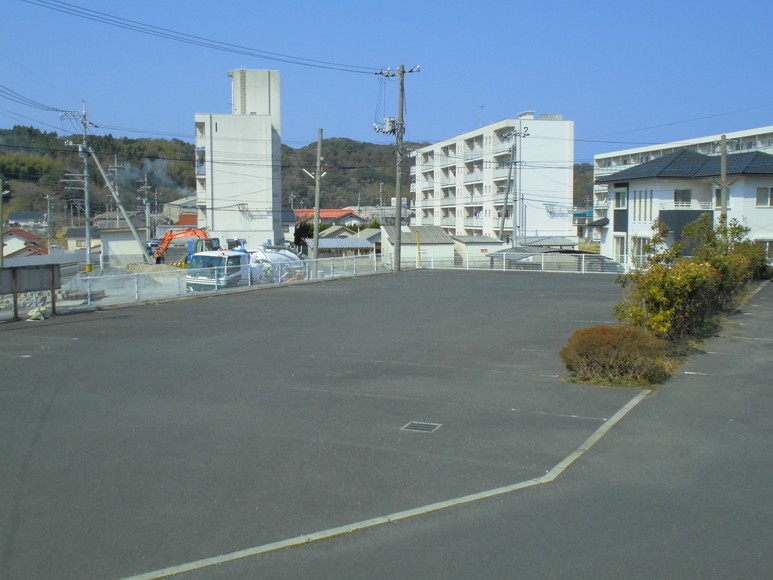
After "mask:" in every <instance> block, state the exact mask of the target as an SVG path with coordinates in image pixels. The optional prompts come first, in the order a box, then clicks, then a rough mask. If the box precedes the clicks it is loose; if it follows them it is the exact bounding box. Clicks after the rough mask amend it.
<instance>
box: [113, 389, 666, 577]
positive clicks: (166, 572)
mask: <svg viewBox="0 0 773 580" xmlns="http://www.w3.org/2000/svg"><path fill="white" fill-rule="evenodd" d="M650 392H651V391H649V390H644V391H642V392H641V393H639V394H638V395H636V396H635V397H634V398H633V399H631V400H630V401H628V403H627V404H626V405H625V406H624V407H623V408H621V409H620V410H619V411H618V412H617V413H615V414H614V415H612V417H610V419H609V421H607V422H606V423H604V424H603V425H601V426H600V427H599V428H598V429H596V430H595V431H594V432H593V434H592V435H591V436H590V437H588V438H587V439H586V440H585V442H584V443H583V444H582V445H580V446H579V447H578V448H577V449H576V450H575V451H573V452H572V453H570V454H569V455H567V456H566V457H565V458H564V459H563V461H561V462H560V463H558V464H557V465H556V466H555V467H553V469H550V470H548V471H547V472H546V473H545V475H543V476H541V477H536V478H534V479H529V480H527V481H522V482H520V483H514V484H512V485H507V486H504V487H498V488H496V489H491V490H488V491H482V492H480V493H474V494H471V495H465V496H462V497H458V498H456V499H451V500H447V501H441V502H437V503H432V504H429V505H425V506H422V507H418V508H415V509H410V510H405V511H401V512H396V513H393V514H389V515H387V516H381V517H377V518H372V519H369V520H363V521H360V522H355V523H353V524H348V525H344V526H340V527H337V528H331V529H329V530H323V531H321V532H315V533H313V534H307V535H303V536H296V537H295V538H290V539H288V540H282V541H279V542H272V543H270V544H263V545H262V546H255V547H254V548H247V549H245V550H239V551H237V552H231V553H230V554H223V555H220V556H214V557H212V558H204V559H202V560H196V561H195V562H189V563H187V564H180V565H178V566H171V567H169V568H164V569H162V570H156V571H154V572H147V573H145V574H139V575H137V576H131V577H129V578H126V579H124V580H157V579H159V578H167V577H169V576H176V575H178V574H185V573H187V572H194V571H196V570H201V569H203V568H209V567H211V566H218V565H220V564H225V563H227V562H235V561H236V560H242V559H244V558H250V557H252V556H258V555H260V554H266V553H268V552H275V551H276V550H282V549H285V548H292V547H294V546H302V545H304V544H308V543H311V542H319V541H322V540H329V539H331V538H335V537H336V536H342V535H344V534H351V533H353V532H358V531H360V530H366V529H368V528H374V527H376V526H380V525H383V524H389V523H392V522H399V521H402V520H407V519H409V518H414V517H416V516H423V515H426V514H430V513H432V512H436V511H440V510H444V509H448V508H452V507H457V506H460V505H464V504H468V503H472V502H475V501H480V500H482V499H489V498H492V497H495V496H498V495H503V494H506V493H512V492H514V491H518V490H521V489H526V488H528V487H534V486H536V485H542V484H545V483H551V482H552V481H555V479H556V478H558V476H560V475H561V474H562V473H563V472H564V471H566V470H567V469H568V468H569V466H570V465H572V463H574V462H575V461H577V460H578V459H579V458H580V457H582V455H584V454H585V453H586V452H587V451H588V450H589V449H590V448H591V447H593V446H594V445H595V444H596V443H597V442H598V441H599V440H600V439H601V438H602V437H603V436H604V435H606V433H607V432H608V431H609V430H610V429H611V428H612V427H614V426H615V425H616V424H617V423H618V422H619V421H620V420H621V419H622V418H623V417H625V416H626V415H627V414H628V413H629V412H630V411H631V410H632V409H633V408H634V407H635V406H636V405H638V404H639V403H641V402H642V401H643V400H644V398H645V397H646V396H647V395H649V394H650Z"/></svg>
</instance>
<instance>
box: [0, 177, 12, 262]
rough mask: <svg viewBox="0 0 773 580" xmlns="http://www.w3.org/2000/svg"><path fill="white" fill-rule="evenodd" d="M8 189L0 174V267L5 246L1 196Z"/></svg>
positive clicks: (3, 195) (2, 196)
mask: <svg viewBox="0 0 773 580" xmlns="http://www.w3.org/2000/svg"><path fill="white" fill-rule="evenodd" d="M6 193H10V191H8V190H6V189H5V179H4V178H3V176H2V175H0V268H2V267H3V251H4V250H3V246H5V231H4V230H3V198H4V197H5V194H6Z"/></svg>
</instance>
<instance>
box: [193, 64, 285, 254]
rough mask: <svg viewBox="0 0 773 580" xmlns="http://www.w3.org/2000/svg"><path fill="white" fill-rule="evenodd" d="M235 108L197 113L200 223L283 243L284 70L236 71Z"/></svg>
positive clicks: (250, 241) (219, 232)
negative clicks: (226, 111) (281, 76)
mask: <svg viewBox="0 0 773 580" xmlns="http://www.w3.org/2000/svg"><path fill="white" fill-rule="evenodd" d="M228 76H229V77H231V79H232V103H233V105H232V111H231V114H227V115H212V114H197V115H196V116H195V122H196V207H197V208H198V226H199V227H200V228H205V229H207V230H208V232H209V234H210V236H212V237H217V238H221V240H223V241H225V240H226V239H245V240H246V241H247V246H248V247H256V246H258V245H261V244H266V243H269V244H279V243H281V241H282V237H283V236H282V223H281V138H280V136H281V124H280V119H281V115H280V112H281V109H280V101H279V96H280V92H279V71H269V70H234V71H230V72H229V73H228Z"/></svg>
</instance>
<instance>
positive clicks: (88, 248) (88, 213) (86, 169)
mask: <svg viewBox="0 0 773 580" xmlns="http://www.w3.org/2000/svg"><path fill="white" fill-rule="evenodd" d="M81 123H82V124H83V144H82V145H81V146H80V148H79V151H80V155H81V157H83V198H84V207H85V210H84V211H85V213H86V272H91V270H92V265H91V262H92V259H91V257H92V254H91V200H90V195H89V149H88V144H87V141H86V139H87V134H88V130H87V129H88V126H89V122H88V120H87V119H86V103H85V102H84V103H83V115H82V117H81Z"/></svg>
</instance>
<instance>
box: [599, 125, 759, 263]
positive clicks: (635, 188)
mask: <svg viewBox="0 0 773 580" xmlns="http://www.w3.org/2000/svg"><path fill="white" fill-rule="evenodd" d="M725 135H726V138H727V175H728V182H729V187H728V203H727V216H728V219H736V220H738V221H739V222H740V223H741V224H743V225H745V226H747V227H749V228H750V232H749V238H750V239H751V240H753V241H755V242H756V243H759V244H760V245H763V246H764V247H765V249H766V251H767V254H768V258H769V259H773V219H771V218H773V155H771V154H773V126H767V127H761V128H758V129H750V130H746V131H736V132H733V133H726V134H725ZM721 137H722V136H721V135H712V136H708V137H701V138H698V139H690V140H687V141H678V142H672V143H665V144H662V145H657V146H652V147H642V148H637V149H628V150H624V151H616V152H612V153H605V154H603V155H596V156H595V157H594V162H595V163H594V164H595V168H594V176H595V183H596V185H595V188H594V221H593V222H592V223H591V225H592V227H593V230H594V233H593V235H594V238H595V239H597V240H598V241H599V242H600V243H601V253H602V254H603V255H605V256H609V257H611V258H613V259H614V260H616V261H618V262H621V263H623V264H626V265H628V266H630V265H632V264H634V263H637V262H640V261H641V259H642V257H643V256H642V254H643V248H644V246H645V245H646V244H647V242H648V241H649V240H650V239H651V237H652V226H653V224H654V223H655V221H656V220H658V219H660V220H661V221H662V222H663V223H664V224H665V225H666V226H667V227H668V228H669V229H670V230H671V231H672V233H673V239H678V238H679V236H680V234H681V230H682V228H683V227H684V226H685V225H686V224H688V223H689V222H691V221H694V220H695V219H697V217H698V216H700V215H701V214H702V213H708V214H710V215H712V216H713V217H714V220H715V222H716V221H717V220H718V218H719V214H720V210H721V200H720V191H721V188H720V185H719V182H720V174H721V171H720V169H721V167H720V157H721V149H720V142H721Z"/></svg>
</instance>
